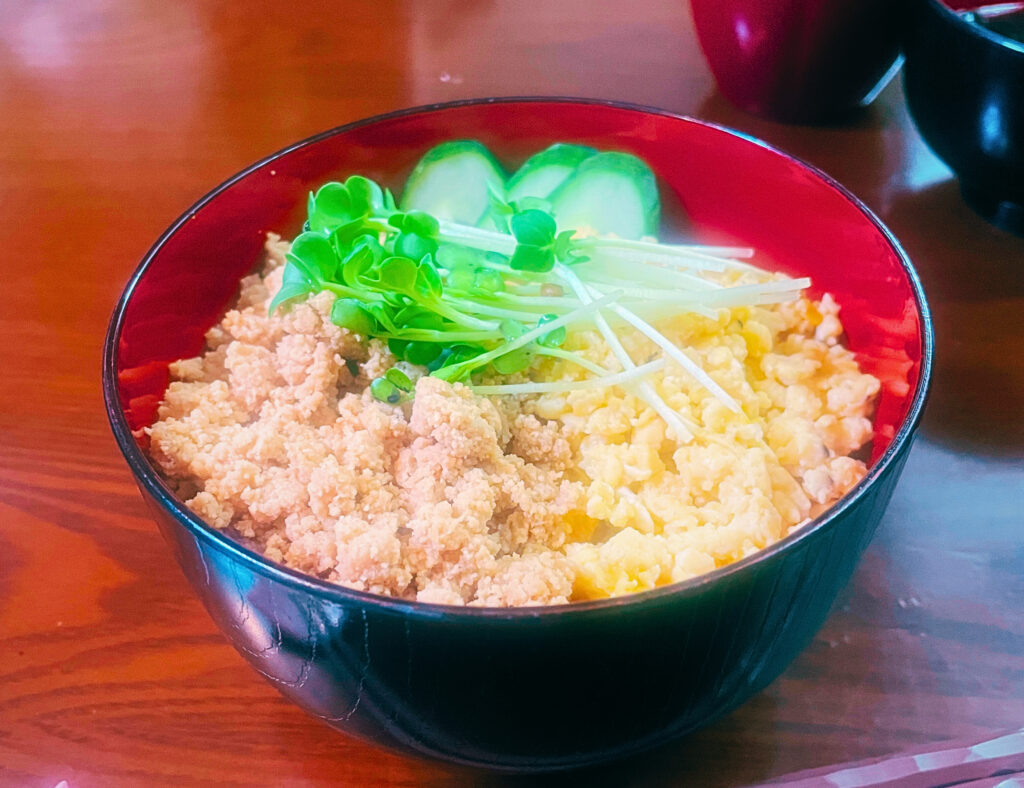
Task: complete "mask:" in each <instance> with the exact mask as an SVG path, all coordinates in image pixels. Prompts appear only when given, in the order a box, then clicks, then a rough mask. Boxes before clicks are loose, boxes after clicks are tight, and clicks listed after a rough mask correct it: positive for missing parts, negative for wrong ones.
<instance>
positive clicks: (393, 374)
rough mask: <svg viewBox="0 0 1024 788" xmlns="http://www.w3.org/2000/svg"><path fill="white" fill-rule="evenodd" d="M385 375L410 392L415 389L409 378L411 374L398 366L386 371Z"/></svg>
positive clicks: (403, 389) (398, 386) (397, 385)
mask: <svg viewBox="0 0 1024 788" xmlns="http://www.w3.org/2000/svg"><path fill="white" fill-rule="evenodd" d="M384 377H385V378H387V379H388V380H389V381H391V382H392V383H393V384H394V385H395V386H396V387H397V388H399V389H401V390H402V391H406V392H409V391H412V389H413V385H412V381H411V380H409V376H408V375H406V374H405V373H404V372H402V370H400V369H399V368H398V367H392V368H391V369H389V370H388V371H387V372H385V373H384Z"/></svg>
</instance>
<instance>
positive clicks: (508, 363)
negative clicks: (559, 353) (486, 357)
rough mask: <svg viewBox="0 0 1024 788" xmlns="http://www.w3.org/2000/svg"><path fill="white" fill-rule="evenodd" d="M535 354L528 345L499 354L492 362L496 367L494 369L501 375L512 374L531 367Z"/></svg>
mask: <svg viewBox="0 0 1024 788" xmlns="http://www.w3.org/2000/svg"><path fill="white" fill-rule="evenodd" d="M533 356H534V352H533V351H532V350H531V349H530V346H529V345H527V346H526V347H521V348H519V349H517V350H513V351H512V352H511V353H506V354H505V355H503V356H498V357H497V358H496V359H494V361H492V362H491V366H492V367H494V371H495V372H497V373H498V374H499V375H512V374H514V373H516V372H522V371H523V370H524V369H526V368H527V367H529V366H530V364H532V363H533Z"/></svg>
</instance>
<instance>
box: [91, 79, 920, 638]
mask: <svg viewBox="0 0 1024 788" xmlns="http://www.w3.org/2000/svg"><path fill="white" fill-rule="evenodd" d="M487 104H575V105H580V106H593V107H604V108H609V109H616V110H624V111H628V112H637V113H641V114H649V115H650V114H653V115H658V116H661V117H666V118H670V119H673V120H678V121H683V122H686V123H695V124H698V125H701V126H705V127H708V128H711V129H715V130H717V131H720V132H723V133H725V134H728V135H731V136H734V137H738V138H740V139H742V140H744V141H746V142H748V143H751V144H754V145H757V146H758V147H760V148H763V149H765V150H767V151H769V152H771V153H773V154H775V155H778V156H782V157H783V158H785V159H787V160H788V161H790V162H792V163H795V164H797V165H798V166H800V167H802V168H804V169H805V170H807V171H809V172H811V173H812V174H813V175H815V176H816V177H817V178H819V179H821V180H822V181H824V182H825V184H826V185H827V186H830V187H831V188H833V189H835V190H836V191H838V192H839V194H840V196H842V197H843V198H844V199H845V200H847V201H848V202H849V203H851V204H852V205H853V206H854V207H855V208H857V209H858V210H860V212H861V213H862V214H863V215H864V217H865V218H866V219H867V220H868V221H869V222H870V223H871V224H872V225H873V226H874V228H875V230H876V231H877V232H878V233H879V234H880V235H881V236H882V238H883V239H884V240H885V241H886V242H887V243H888V245H889V246H890V248H891V249H892V251H893V252H894V253H895V254H896V257H897V259H898V261H899V264H900V266H901V267H902V269H903V272H904V274H905V276H906V277H907V280H908V282H909V284H910V287H911V291H912V294H913V297H914V302H915V305H916V307H917V312H918V317H919V320H920V341H921V360H920V372H919V374H918V379H917V385H916V387H915V390H914V394H913V398H912V400H911V403H910V407H909V409H908V411H907V414H906V416H905V417H904V419H903V421H902V423H901V424H900V426H899V429H897V431H896V433H895V435H894V436H893V438H892V440H891V442H890V443H889V446H888V447H887V448H886V450H885V452H884V453H883V454H882V456H881V457H879V458H878V461H877V462H876V463H875V464H874V465H873V466H872V467H871V468H870V469H869V470H868V473H867V474H866V475H865V476H864V478H863V479H861V480H860V482H858V483H857V484H856V485H855V486H854V487H853V489H851V490H850V491H849V492H847V493H846V495H844V496H843V497H842V498H840V499H839V501H837V502H836V504H835V505H833V506H832V507H830V508H829V509H828V510H826V511H825V512H824V513H822V514H821V515H820V516H818V517H816V518H814V519H813V520H811V521H810V522H809V523H807V524H805V525H804V526H802V527H800V528H799V529H798V530H797V531H795V532H794V533H792V534H789V535H787V536H785V537H784V538H782V539H780V540H778V541H777V542H774V543H772V544H770V545H768V546H767V547H765V548H763V549H761V550H758V551H757V552H756V553H753V554H751V555H749V556H747V557H745V558H742V559H740V560H739V561H734V562H733V563H731V564H728V565H727V566H724V567H721V568H718V569H715V570H714V571H712V572H708V573H706V574H703V575H699V576H697V577H693V578H690V579H688V580H684V581H681V582H678V583H672V584H669V585H665V586H660V587H658V588H654V589H650V590H646V591H638V592H633V593H630V594H626V595H624V596H619V597H609V598H605V599H595V600H588V601H583V602H569V603H567V604H561V605H544V606H531V607H508V608H500V607H469V606H458V605H443V604H436V603H428V602H418V601H415V600H407V599H399V598H396V597H389V596H384V595H381V594H373V593H370V592H366V591H358V590H355V589H351V588H347V587H345V586H342V585H338V584H336V583H332V582H330V581H327V580H321V579H320V578H317V577H313V576H312V575H307V574H305V573H303V572H300V571H298V570H296V569H291V568H289V567H286V566H284V565H281V564H278V563H276V562H274V561H272V560H270V559H269V558H266V557H265V556H263V555H261V554H260V553H258V552H256V551H255V550H251V549H249V548H248V547H245V546H244V545H242V544H241V543H240V542H238V541H236V540H235V539H234V538H232V537H231V536H229V535H228V534H226V533H224V532H221V531H218V530H216V529H214V528H213V527H212V526H209V525H207V524H206V523H205V522H203V520H202V519H200V518H199V517H198V516H197V515H195V514H194V513H193V512H192V511H191V510H190V509H189V508H188V507H187V506H186V505H185V503H184V501H181V500H180V499H179V498H178V497H177V496H176V495H175V494H174V493H173V491H172V490H171V489H170V487H169V486H168V485H167V484H166V483H165V482H164V480H163V479H162V477H161V476H160V475H159V473H158V472H157V471H156V469H155V467H154V466H153V465H152V464H151V463H150V461H149V460H148V459H147V457H146V456H145V454H144V452H143V451H142V449H141V448H140V447H139V445H138V444H137V443H136V441H135V438H134V437H133V435H132V433H131V428H130V427H129V425H128V422H127V419H126V418H125V415H124V412H123V409H122V407H121V403H120V398H119V395H118V386H117V348H118V344H119V340H120V337H121V330H122V328H123V324H124V316H125V308H126V306H127V304H128V302H129V301H130V299H131V297H132V295H133V293H134V291H135V287H136V286H137V285H138V283H139V281H140V279H141V278H142V276H143V275H144V274H145V272H146V270H147V269H148V268H149V265H150V263H151V262H152V261H153V259H154V258H155V257H156V256H157V255H158V254H159V253H160V251H161V250H162V248H163V246H164V244H165V243H167V241H168V240H169V239H170V238H171V237H172V236H173V235H174V234H175V233H176V232H177V231H178V230H179V229H181V227H182V226H183V225H184V224H186V223H187V222H188V221H189V220H190V219H191V217H192V216H194V215H195V214H196V213H197V212H198V211H200V210H201V209H202V208H203V207H205V206H206V204H207V203H209V202H211V201H212V200H213V199H214V198H216V197H217V196H218V195H220V194H221V193H222V192H224V191H225V190H227V189H228V188H230V187H231V186H233V185H234V184H235V183H237V182H238V181H240V180H242V179H244V178H246V177H248V176H249V175H250V174H251V173H253V172H255V171H256V170H258V169H260V168H262V167H264V166H266V165H267V164H269V163H271V162H273V161H275V160H277V159H279V158H281V157H282V156H285V155H287V154H289V153H291V152H293V151H296V150H298V149H300V148H304V147H307V146H310V145H313V144H316V143H318V142H320V141H321V140H324V139H327V138H329V137H332V136H335V135H337V134H342V133H345V132H348V131H352V130H354V129H358V128H361V127H364V126H369V125H373V124H375V123H380V122H383V121H389V120H393V119H396V118H403V117H407V116H411V115H419V114H427V113H434V112H444V111H446V110H450V109H457V108H461V107H467V106H478V105H487ZM933 352H934V334H933V327H932V318H931V311H930V309H929V307H928V302H927V300H926V299H925V294H924V290H923V288H922V286H921V282H920V279H919V278H918V275H917V272H916V271H915V270H914V267H913V265H912V264H911V262H910V258H909V257H908V256H907V254H906V252H905V251H904V250H903V247H902V246H901V245H900V243H899V241H897V240H896V238H895V236H894V235H893V234H892V232H890V230H889V229H888V228H887V227H886V226H885V225H884V224H883V223H882V221H881V220H880V219H879V218H878V217H877V216H876V215H875V214H874V212H873V211H871V209H870V208H868V207H867V206H866V205H865V204H864V203H863V202H861V200H859V199H858V198H857V197H856V196H854V195H853V194H852V193H851V192H850V191H849V190H848V189H846V188H845V187H844V186H842V185H841V184H840V183H839V182H838V181H836V180H835V179H833V178H832V177H831V176H829V175H828V174H826V173H824V172H823V171H821V170H820V169H818V168H817V167H815V166H814V165H812V164H809V163H808V162H805V161H803V160H802V159H800V158H798V157H795V156H792V155H791V154H788V153H785V152H783V151H781V150H779V149H778V148H776V147H774V146H772V145H770V144H768V143H767V142H765V141H764V140H761V139H758V138H757V137H754V136H752V135H750V134H747V133H745V132H742V131H738V130H736V129H732V128H729V127H726V126H723V125H720V124H717V123H712V122H709V121H706V120H701V119H699V118H694V117H692V116H687V115H682V114H679V113H675V112H670V111H668V110H665V109H661V108H658V107H651V106H644V105H640V104H632V103H629V102H623V101H613V100H607V99H593V98H574V97H566V96H505V97H492V98H475V99H463V100H459V101H449V102H439V103H434V104H425V105H420V106H415V107H409V108H405V109H399V110H396V111H393V112H387V113H383V114H379V115H373V116H370V117H367V118H362V119H359V120H356V121H353V122H351V123H346V124H343V125H340V126H337V127H335V128H332V129H329V130H327V131H323V132H321V133H319V134H315V135H313V136H311V137H307V138H306V139H303V140H301V141H299V142H296V143H294V144H292V145H289V146H287V147H285V148H282V149H280V150H278V151H276V152H274V153H272V154H270V155H268V156H265V157H264V158H262V159H260V160H259V161H257V162H255V163H254V164H251V165H249V166H248V167H246V168H244V169H243V170H240V171H239V172H237V173H236V174H235V175H232V176H231V177H229V178H228V179H226V180H225V181H223V182H222V183H221V184H220V185H218V186H216V187H215V188H213V189H212V190H211V191H209V192H208V193H207V194H205V195H204V196H203V197H201V198H200V199H199V200H197V201H196V202H195V203H194V204H193V205H192V206H191V207H189V208H188V209H187V210H186V211H185V212H184V213H183V214H181V216H179V217H178V218H177V219H176V220H175V221H174V222H173V223H172V224H171V225H170V226H169V227H168V228H167V229H166V230H165V231H164V232H163V233H162V234H161V235H160V237H159V238H158V239H157V240H156V242H155V243H154V244H153V245H152V246H151V247H150V249H149V250H148V251H147V252H146V254H145V255H144V256H143V258H142V260H141V262H140V263H139V264H138V266H137V267H136V268H135V271H134V272H133V273H132V275H131V277H130V278H129V280H128V282H127V284H126V285H125V287H124V290H123V291H122V293H121V295H120V297H119V298H118V301H117V304H116V306H115V308H114V312H113V314H112V315H111V318H110V322H109V324H108V327H107V333H106V337H105V339H104V344H103V360H102V382H103V399H104V405H105V409H106V413H107V419H108V421H109V423H110V427H111V430H112V431H113V434H114V438H115V441H116V442H117V445H118V448H119V449H120V450H121V453H122V455H123V456H124V458H125V460H126V462H127V463H128V466H129V468H130V469H131V471H132V473H133V475H134V476H135V479H136V483H137V484H139V485H140V486H141V487H142V488H143V491H144V492H146V493H148V494H149V495H151V496H153V498H154V499H156V501H158V502H159V503H160V505H161V507H162V508H164V509H165V510H167V511H168V512H169V513H170V514H171V515H172V516H173V517H174V518H175V520H177V522H178V524H180V525H181V526H183V527H184V528H185V529H186V530H187V531H188V532H189V533H190V534H191V535H192V537H193V538H195V539H197V540H201V541H203V542H205V543H206V544H207V545H208V546H211V547H214V548H216V549H218V550H219V551H221V552H223V553H227V554H228V555H229V556H230V557H231V558H232V559H233V560H237V561H241V562H242V563H243V564H245V565H246V566H247V568H249V569H250V570H251V571H255V572H257V573H259V574H261V575H263V576H264V577H268V578H270V579H272V580H274V581H277V582H280V583H282V584H284V585H286V586H292V587H298V588H299V589H301V590H303V591H305V592H306V593H310V594H313V595H314V596H316V597H320V598H324V599H326V600H329V601H332V602H335V603H337V604H339V605H353V604H355V605H364V606H372V607H376V608H381V609H383V610H386V611H390V612H393V613H396V614H402V615H409V616H413V617H416V618H435V619H436V618H456V619H463V618H464V619H481V618H483V619H490V620H520V619H540V618H551V617H557V616H564V615H570V616H586V615H588V614H597V613H601V612H603V611H608V610H617V609H623V608H634V607H647V606H652V605H657V604H659V603H662V602H664V601H665V600H666V599H667V598H672V599H673V600H674V599H676V598H679V597H687V596H691V595H696V594H698V593H700V592H702V591H703V590H704V589H705V588H707V587H708V586H710V585H712V584H714V583H717V582H719V581H722V580H725V579H726V578H729V577H732V576H734V575H738V574H742V573H746V572H748V571H753V568H754V567H756V566H757V565H759V564H762V563H764V562H767V561H768V560H770V559H771V558H773V557H775V556H776V555H778V554H780V553H783V552H789V551H791V550H795V549H797V547H798V546H799V545H802V544H803V543H804V542H807V541H809V540H810V539H811V538H812V537H813V536H815V535H816V534H818V533H819V532H821V531H823V530H824V529H827V528H828V527H829V526H830V525H832V524H833V523H835V521H836V520H838V519H839V518H840V517H841V516H842V515H843V513H844V512H846V511H848V510H849V509H851V508H852V507H853V506H854V505H855V504H857V503H858V502H860V501H861V500H863V499H864V498H865V497H866V496H867V494H868V491H869V490H870V489H871V488H872V487H874V486H875V485H876V484H877V483H878V482H879V480H880V479H881V478H882V477H883V476H884V475H886V473H887V471H889V469H890V468H891V467H892V466H893V465H894V463H895V462H896V460H897V457H898V456H899V455H900V454H902V453H903V452H904V451H905V450H906V449H908V448H909V444H910V441H911V438H912V436H913V433H914V431H915V430H916V428H917V426H918V424H919V422H920V419H921V414H922V411H923V409H924V405H925V402H926V400H927V397H928V392H929V389H930V383H931V375H932V363H933V358H932V357H933Z"/></svg>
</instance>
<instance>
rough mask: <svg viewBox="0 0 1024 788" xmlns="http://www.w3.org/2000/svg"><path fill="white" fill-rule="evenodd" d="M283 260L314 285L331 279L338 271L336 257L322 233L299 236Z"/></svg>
mask: <svg viewBox="0 0 1024 788" xmlns="http://www.w3.org/2000/svg"><path fill="white" fill-rule="evenodd" d="M285 258H286V259H287V260H288V262H290V263H293V264H294V265H295V266H297V267H298V268H299V270H301V271H302V273H303V274H305V275H306V277H307V278H308V279H309V281H310V282H312V283H314V284H322V283H323V282H325V281H329V280H331V279H333V278H334V275H335V273H336V271H337V269H338V256H337V254H335V252H334V247H333V246H331V243H330V241H328V240H327V238H326V237H324V235H323V234H322V233H317V232H309V233H302V234H301V235H299V236H298V237H297V238H296V239H295V240H294V241H292V248H291V249H290V250H289V251H288V252H287V253H286V254H285Z"/></svg>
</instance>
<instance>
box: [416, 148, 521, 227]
mask: <svg viewBox="0 0 1024 788" xmlns="http://www.w3.org/2000/svg"><path fill="white" fill-rule="evenodd" d="M488 183H492V184H493V185H494V186H495V187H497V188H498V190H499V191H501V192H504V189H505V173H504V171H502V169H501V165H500V164H498V162H497V160H496V159H495V158H494V156H493V155H491V152H490V151H489V150H487V148H485V147H484V146H483V145H481V144H480V143H479V142H476V141H475V140H454V141H452V142H442V143H441V144H440V145H438V146H437V147H434V148H431V149H430V150H429V151H427V152H426V153H425V154H424V155H423V158H422V159H420V161H419V163H418V164H417V165H416V167H415V168H414V169H413V171H412V174H410V175H409V180H407V181H406V182H405V190H404V191H403V192H402V199H401V202H400V203H399V207H400V208H401V209H402V210H403V211H409V210H419V211H426V212H427V213H429V214H432V215H433V216H435V217H436V218H438V219H447V220H448V221H451V222H459V223H460V224H476V223H477V222H478V221H480V219H481V218H482V217H483V215H484V214H485V213H486V212H487V210H488V208H489V207H490V203H489V201H488V199H487V184H488Z"/></svg>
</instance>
